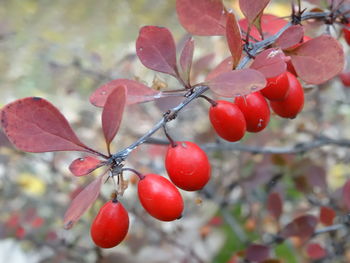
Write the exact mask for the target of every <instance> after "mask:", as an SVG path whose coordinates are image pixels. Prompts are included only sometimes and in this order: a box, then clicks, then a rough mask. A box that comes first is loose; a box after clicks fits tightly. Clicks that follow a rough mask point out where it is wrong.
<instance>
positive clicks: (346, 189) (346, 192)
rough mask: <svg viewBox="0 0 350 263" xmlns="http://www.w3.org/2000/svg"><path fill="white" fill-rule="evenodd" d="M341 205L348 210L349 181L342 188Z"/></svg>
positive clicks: (349, 202) (349, 208) (349, 203)
mask: <svg viewBox="0 0 350 263" xmlns="http://www.w3.org/2000/svg"><path fill="white" fill-rule="evenodd" d="M343 203H344V204H345V207H346V208H347V209H348V210H350V180H348V181H347V182H346V183H345V185H344V186H343Z"/></svg>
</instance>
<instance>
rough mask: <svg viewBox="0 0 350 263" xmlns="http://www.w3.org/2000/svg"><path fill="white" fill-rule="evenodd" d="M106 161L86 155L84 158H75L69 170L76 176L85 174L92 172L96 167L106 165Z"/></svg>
mask: <svg viewBox="0 0 350 263" xmlns="http://www.w3.org/2000/svg"><path fill="white" fill-rule="evenodd" d="M104 164H105V162H103V161H101V160H99V159H97V158H95V157H93V156H85V157H84V158H78V159H75V160H74V161H73V162H72V163H71V164H70V165H69V170H70V171H71V172H72V174H74V175H75V176H83V175H87V174H89V173H91V172H92V171H94V170H95V169H97V168H99V167H101V166H102V165H104Z"/></svg>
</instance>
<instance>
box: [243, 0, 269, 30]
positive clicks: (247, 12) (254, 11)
mask: <svg viewBox="0 0 350 263" xmlns="http://www.w3.org/2000/svg"><path fill="white" fill-rule="evenodd" d="M269 2H270V0H259V1H256V0H239V7H240V9H241V11H242V13H243V15H244V16H245V17H246V18H247V19H248V21H249V24H252V23H253V22H254V21H255V19H256V18H257V17H258V16H259V15H260V14H261V13H262V12H263V11H264V9H265V7H266V6H267V5H268V3H269Z"/></svg>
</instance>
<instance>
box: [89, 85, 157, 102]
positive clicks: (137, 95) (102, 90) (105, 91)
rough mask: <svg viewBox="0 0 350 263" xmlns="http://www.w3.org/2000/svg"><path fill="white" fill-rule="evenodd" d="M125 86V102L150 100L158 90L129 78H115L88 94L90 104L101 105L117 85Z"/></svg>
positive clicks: (155, 96) (155, 95)
mask: <svg viewBox="0 0 350 263" xmlns="http://www.w3.org/2000/svg"><path fill="white" fill-rule="evenodd" d="M119 86H125V87H126V89H127V95H128V96H127V102H126V103H127V104H128V105H130V104H135V103H141V102H146V101H151V100H154V99H155V98H157V96H158V95H159V92H157V91H155V90H153V89H151V88H149V87H147V86H145V85H144V84H142V83H140V82H137V81H135V80H130V79H116V80H112V81H110V82H108V83H107V84H104V85H102V86H101V87H99V88H98V89H97V90H95V91H94V92H93V93H92V94H91V96H90V102H91V104H93V105H95V106H96V107H103V106H104V104H105V103H106V100H107V97H108V96H109V94H110V93H111V92H112V91H113V90H114V89H115V88H117V87H119Z"/></svg>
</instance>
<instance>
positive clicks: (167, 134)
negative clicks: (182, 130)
mask: <svg viewBox="0 0 350 263" xmlns="http://www.w3.org/2000/svg"><path fill="white" fill-rule="evenodd" d="M163 130H164V134H165V136H166V137H167V139H168V140H169V142H170V145H171V147H173V148H174V147H176V146H177V143H176V142H175V141H174V140H173V138H171V136H170V134H169V133H168V131H167V128H166V125H165V124H164V125H163Z"/></svg>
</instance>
